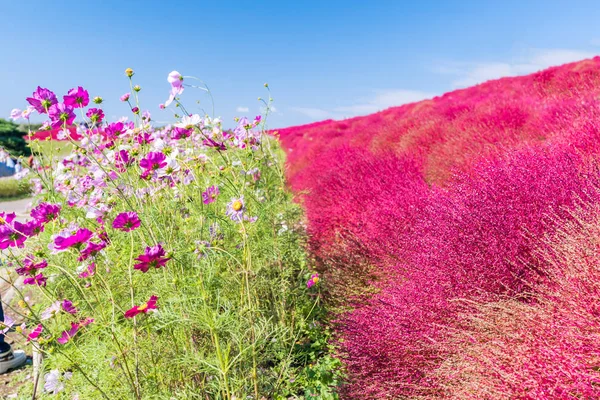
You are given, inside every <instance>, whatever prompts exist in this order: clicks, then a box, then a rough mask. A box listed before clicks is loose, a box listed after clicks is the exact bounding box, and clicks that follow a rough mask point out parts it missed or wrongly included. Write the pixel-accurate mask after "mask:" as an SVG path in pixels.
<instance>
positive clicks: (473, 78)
mask: <svg viewBox="0 0 600 400" xmlns="http://www.w3.org/2000/svg"><path fill="white" fill-rule="evenodd" d="M595 55H596V54H595V53H592V52H588V51H580V50H569V49H529V50H527V51H525V52H524V54H523V55H522V56H520V57H517V58H516V59H515V60H513V62H475V63H448V64H447V65H441V66H439V67H436V68H434V71H435V72H437V73H439V74H444V75H455V76H456V78H455V79H454V80H453V81H452V86H453V87H467V86H472V85H476V84H478V83H482V82H485V81H488V80H490V79H497V78H501V77H505V76H515V75H526V74H530V73H532V72H537V71H540V70H542V69H545V68H548V67H551V66H555V65H561V64H565V63H569V62H573V61H579V60H583V59H586V58H591V57H594V56H595Z"/></svg>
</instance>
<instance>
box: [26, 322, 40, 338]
mask: <svg viewBox="0 0 600 400" xmlns="http://www.w3.org/2000/svg"><path fill="white" fill-rule="evenodd" d="M43 330H44V327H43V326H42V324H39V325H38V326H36V327H35V329H34V330H32V331H31V332H30V333H29V335H27V341H28V342H29V341H31V340H36V339H37V338H39V337H40V335H41V334H42V331H43Z"/></svg>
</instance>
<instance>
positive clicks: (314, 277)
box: [306, 273, 320, 289]
mask: <svg viewBox="0 0 600 400" xmlns="http://www.w3.org/2000/svg"><path fill="white" fill-rule="evenodd" d="M319 280H320V278H319V274H318V273H316V274H312V276H311V277H310V279H309V280H308V282H306V287H307V288H309V289H310V288H311V287H313V286H314V285H316V284H317V283H319Z"/></svg>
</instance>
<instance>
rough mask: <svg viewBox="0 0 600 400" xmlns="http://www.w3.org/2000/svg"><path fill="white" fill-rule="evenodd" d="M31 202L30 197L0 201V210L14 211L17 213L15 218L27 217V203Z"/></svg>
mask: <svg viewBox="0 0 600 400" xmlns="http://www.w3.org/2000/svg"><path fill="white" fill-rule="evenodd" d="M30 203H31V199H29V198H27V199H21V200H13V201H4V202H0V212H7V213H13V212H14V213H15V214H17V218H19V219H23V218H25V217H27V211H28V209H29V204H30Z"/></svg>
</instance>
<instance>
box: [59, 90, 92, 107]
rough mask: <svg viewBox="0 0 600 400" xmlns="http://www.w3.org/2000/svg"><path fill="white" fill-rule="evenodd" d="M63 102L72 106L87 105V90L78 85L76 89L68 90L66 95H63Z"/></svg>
mask: <svg viewBox="0 0 600 400" xmlns="http://www.w3.org/2000/svg"><path fill="white" fill-rule="evenodd" d="M63 102H64V103H65V104H66V105H68V106H71V107H73V108H83V107H87V105H88V104H89V103H90V95H89V94H88V92H87V90H85V89H84V88H82V87H81V86H79V87H77V89H71V90H69V92H68V93H67V95H66V96H63Z"/></svg>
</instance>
